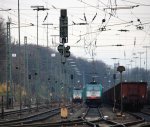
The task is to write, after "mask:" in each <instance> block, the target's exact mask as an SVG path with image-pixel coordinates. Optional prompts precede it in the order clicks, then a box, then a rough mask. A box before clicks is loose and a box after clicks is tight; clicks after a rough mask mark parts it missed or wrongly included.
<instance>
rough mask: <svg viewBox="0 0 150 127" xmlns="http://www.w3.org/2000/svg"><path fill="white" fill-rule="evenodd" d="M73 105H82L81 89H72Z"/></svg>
mask: <svg viewBox="0 0 150 127" xmlns="http://www.w3.org/2000/svg"><path fill="white" fill-rule="evenodd" d="M72 102H73V103H82V102H83V90H82V88H74V89H73V97H72Z"/></svg>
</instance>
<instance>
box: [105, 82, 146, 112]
mask: <svg viewBox="0 0 150 127" xmlns="http://www.w3.org/2000/svg"><path fill="white" fill-rule="evenodd" d="M115 93H116V104H117V105H120V103H121V83H119V84H117V85H116V86H115ZM103 96H104V101H105V100H106V101H107V102H109V103H111V104H113V103H114V87H112V88H111V89H109V90H108V91H105V92H104V94H103ZM146 99H147V83H146V82H122V104H123V109H124V110H131V111H139V110H141V109H142V108H143V106H144V104H145V103H146Z"/></svg>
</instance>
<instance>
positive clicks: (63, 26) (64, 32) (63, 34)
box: [59, 9, 68, 43]
mask: <svg viewBox="0 0 150 127" xmlns="http://www.w3.org/2000/svg"><path fill="white" fill-rule="evenodd" d="M60 13H61V14H60V19H59V20H60V38H61V43H67V42H68V17H67V10H66V9H61V10H60Z"/></svg>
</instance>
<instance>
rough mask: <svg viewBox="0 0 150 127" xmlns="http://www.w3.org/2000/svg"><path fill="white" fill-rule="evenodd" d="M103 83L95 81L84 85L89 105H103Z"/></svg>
mask: <svg viewBox="0 0 150 127" xmlns="http://www.w3.org/2000/svg"><path fill="white" fill-rule="evenodd" d="M101 97H102V85H101V84H100V83H97V82H95V81H93V82H91V83H88V84H86V85H85V87H84V101H85V104H86V105H87V106H88V107H99V106H101V103H102V102H101Z"/></svg>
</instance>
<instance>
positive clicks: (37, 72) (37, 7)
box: [31, 6, 49, 111]
mask: <svg viewBox="0 0 150 127" xmlns="http://www.w3.org/2000/svg"><path fill="white" fill-rule="evenodd" d="M31 8H33V10H34V11H37V53H36V62H37V64H36V72H35V76H36V78H37V83H36V104H37V111H38V110H39V109H38V108H39V107H38V103H39V102H38V87H39V84H40V83H39V81H40V70H39V69H40V65H39V56H38V55H37V54H38V51H39V50H38V48H39V47H38V45H39V39H38V22H39V21H38V12H39V11H45V10H49V9H48V8H44V6H31Z"/></svg>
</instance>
